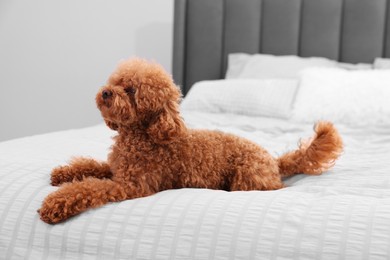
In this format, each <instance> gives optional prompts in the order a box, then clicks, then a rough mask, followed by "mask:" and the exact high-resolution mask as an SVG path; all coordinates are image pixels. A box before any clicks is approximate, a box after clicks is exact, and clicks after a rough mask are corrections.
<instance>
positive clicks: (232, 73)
mask: <svg viewBox="0 0 390 260" xmlns="http://www.w3.org/2000/svg"><path fill="white" fill-rule="evenodd" d="M313 67H325V68H344V69H348V70H360V69H371V68H372V65H371V64H366V63H359V64H350V63H344V62H337V61H334V60H330V59H327V58H321V57H310V58H303V57H298V56H292V55H290V56H274V55H269V54H252V55H251V54H246V53H231V54H229V55H228V68H227V71H226V75H225V78H226V79H233V78H241V79H242V78H247V79H249V78H251V79H254V78H256V79H269V78H291V79H297V78H299V74H300V72H301V71H302V70H304V69H306V68H313Z"/></svg>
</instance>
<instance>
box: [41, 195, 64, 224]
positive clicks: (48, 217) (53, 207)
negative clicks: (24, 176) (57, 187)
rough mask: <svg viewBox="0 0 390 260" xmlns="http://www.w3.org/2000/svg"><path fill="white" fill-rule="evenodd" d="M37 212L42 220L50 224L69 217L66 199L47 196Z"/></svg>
mask: <svg viewBox="0 0 390 260" xmlns="http://www.w3.org/2000/svg"><path fill="white" fill-rule="evenodd" d="M37 212H38V214H39V216H40V218H41V220H42V221H44V222H46V223H48V224H57V223H59V222H62V221H64V220H66V219H67V218H68V217H69V212H68V210H67V209H66V200H65V199H60V200H58V199H55V198H46V199H45V201H44V202H43V203H42V207H41V208H40V209H38V210H37Z"/></svg>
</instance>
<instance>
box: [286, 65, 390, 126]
mask: <svg viewBox="0 0 390 260" xmlns="http://www.w3.org/2000/svg"><path fill="white" fill-rule="evenodd" d="M292 119H293V120H295V121H299V122H310V123H313V122H315V121H318V120H330V121H333V122H339V123H347V124H353V125H366V124H381V123H386V122H387V123H389V122H390V70H358V71H347V70H343V69H324V68H317V69H307V70H305V71H303V72H302V75H301V81H300V85H299V89H298V91H297V97H296V100H295V102H294V109H293V115H292Z"/></svg>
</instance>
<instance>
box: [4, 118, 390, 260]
mask: <svg viewBox="0 0 390 260" xmlns="http://www.w3.org/2000/svg"><path fill="white" fill-rule="evenodd" d="M183 116H184V119H185V121H186V123H187V124H188V125H189V126H191V127H194V128H208V129H218V130H222V131H225V132H229V133H234V134H237V135H240V136H242V137H245V138H248V139H251V140H253V141H255V142H257V143H258V144H260V145H262V146H263V147H265V148H266V149H267V150H269V151H270V152H271V153H272V154H273V155H274V156H278V155H280V154H282V153H283V152H285V151H287V150H291V149H294V148H295V147H296V145H297V142H298V140H299V139H300V138H301V137H303V138H305V137H309V136H311V135H312V131H313V130H312V126H311V125H308V124H297V123H293V122H290V121H288V120H278V119H272V118H265V117H247V116H241V115H233V114H210V113H199V112H187V113H184V114H183ZM336 127H337V128H338V129H339V131H340V133H341V135H342V136H343V139H344V142H345V151H344V153H343V155H342V157H341V158H340V159H339V161H338V162H337V164H336V166H335V167H334V168H333V169H332V170H330V171H328V172H326V173H324V174H323V175H321V176H304V175H296V176H293V177H291V178H289V179H286V180H285V183H286V188H283V189H281V190H276V191H250V192H226V191H218V190H207V189H179V190H168V191H164V192H160V193H158V194H155V195H153V196H150V197H146V198H140V199H134V200H128V201H123V202H120V203H112V204H108V205H105V206H103V207H101V208H98V209H94V210H89V211H87V212H85V213H82V214H81V215H78V216H76V217H73V218H71V219H69V220H68V221H66V222H64V223H60V224H57V225H48V224H46V223H44V222H42V221H41V220H40V219H39V216H38V214H37V212H36V210H37V209H38V208H40V205H41V203H42V201H43V199H44V197H45V196H46V195H48V194H49V193H50V192H52V191H54V190H56V189H57V187H52V186H50V171H51V169H52V168H53V167H55V166H57V165H59V164H64V163H66V162H67V161H68V160H69V159H70V157H71V156H90V157H93V158H97V159H101V160H104V159H105V158H106V155H107V153H108V150H109V147H110V144H111V143H112V140H111V137H112V136H113V135H114V134H115V132H112V131H111V130H109V129H108V128H107V127H106V126H104V125H97V126H94V127H89V128H84V129H79V130H69V131H63V132H57V133H50V134H44V135H39V136H33V137H27V138H22V139H16V140H11V141H7V142H3V143H0V258H1V259H389V258H390V161H389V158H390V132H389V129H390V128H389V126H375V127H374V126H368V127H360V128H359V127H358V128H357V127H348V126H347V125H341V124H340V125H336Z"/></svg>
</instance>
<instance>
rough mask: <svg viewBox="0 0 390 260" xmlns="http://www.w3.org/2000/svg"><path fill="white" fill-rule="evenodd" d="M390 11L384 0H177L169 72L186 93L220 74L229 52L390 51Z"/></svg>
mask: <svg viewBox="0 0 390 260" xmlns="http://www.w3.org/2000/svg"><path fill="white" fill-rule="evenodd" d="M389 1H390V0H389ZM389 12H390V4H388V1H387V0H175V12H174V14H175V22H174V47H173V48H174V49H173V77H174V79H175V81H176V83H177V84H179V85H180V86H181V87H182V90H183V93H184V94H185V93H187V92H188V90H189V88H190V87H191V85H192V84H193V83H194V82H196V81H199V80H204V79H220V78H223V76H224V73H225V70H226V63H227V55H228V54H229V53H232V52H246V53H268V54H275V55H290V54H291V55H299V56H303V57H305V56H320V57H327V58H330V59H334V60H339V61H343V62H350V63H358V62H372V61H373V59H374V58H375V57H390V20H389Z"/></svg>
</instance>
